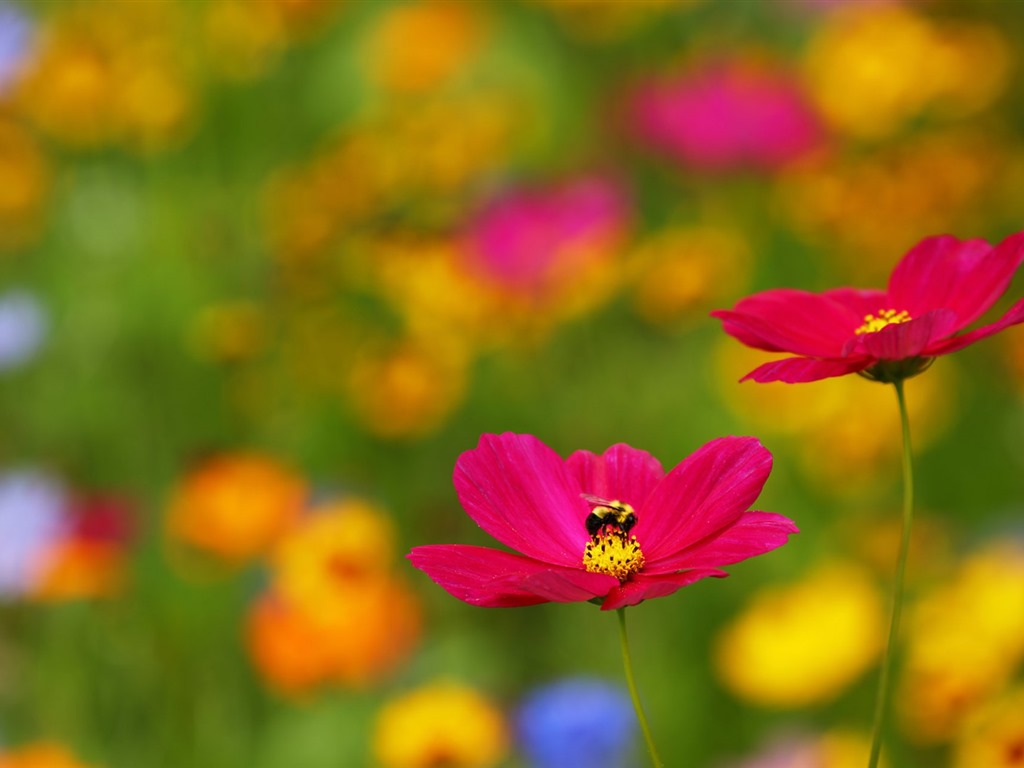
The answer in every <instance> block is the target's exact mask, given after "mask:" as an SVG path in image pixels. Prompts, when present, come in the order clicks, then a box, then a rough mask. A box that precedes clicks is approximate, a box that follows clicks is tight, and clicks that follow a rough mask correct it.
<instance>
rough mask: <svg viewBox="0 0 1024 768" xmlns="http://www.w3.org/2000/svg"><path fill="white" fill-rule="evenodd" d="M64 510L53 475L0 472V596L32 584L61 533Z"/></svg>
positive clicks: (63, 497) (62, 495)
mask: <svg viewBox="0 0 1024 768" xmlns="http://www.w3.org/2000/svg"><path fill="white" fill-rule="evenodd" d="M66 511H67V498H66V495H65V493H64V489H63V487H62V486H61V485H60V484H59V483H58V482H56V481H55V480H54V479H53V478H51V477H49V476H47V475H45V474H43V473H42V472H39V471H37V470H32V469H19V470H13V471H8V472H4V473H0V597H17V596H19V595H22V594H24V593H25V592H26V590H27V589H28V588H29V587H30V586H31V585H32V583H33V580H34V579H35V577H36V575H37V572H38V569H39V568H40V566H41V565H42V558H43V556H44V554H45V553H46V551H47V548H48V547H49V546H50V545H51V544H52V543H53V542H54V541H56V539H57V538H58V537H59V536H61V535H62V534H63V532H64V528H65V525H66Z"/></svg>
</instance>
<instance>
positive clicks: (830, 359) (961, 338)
mask: <svg viewBox="0 0 1024 768" xmlns="http://www.w3.org/2000/svg"><path fill="white" fill-rule="evenodd" d="M1021 261H1024V232H1019V233H1017V234H1015V235H1011V236H1010V237H1008V238H1006V239H1005V240H1003V241H1002V242H1001V243H999V244H998V245H996V246H992V245H989V244H988V243H987V242H985V241H984V240H958V239H957V238H955V237H952V236H950V235H941V236H938V237H929V238H926V239H925V240H922V241H921V242H920V243H918V244H917V245H916V246H914V248H912V249H911V250H910V252H909V253H907V255H906V256H904V257H903V259H902V260H901V261H900V263H899V264H897V265H896V268H895V269H894V270H893V273H892V276H891V277H890V278H889V285H888V287H887V288H886V290H884V291H881V290H860V289H856V288H836V289H833V290H830V291H825V292H824V293H808V292H807V291H799V290H794V289H789V288H782V289H776V290H770V291H764V292H762V293H758V294H755V295H753V296H748V297H747V298H745V299H742V300H741V301H740V302H739V303H737V304H736V307H735V308H734V309H732V310H718V311H716V312H712V313H711V315H712V317H717V318H719V319H720V320H721V321H722V324H723V327H724V329H725V332H726V333H728V334H729V335H730V336H733V337H735V338H736V339H738V340H739V341H741V342H743V343H744V344H746V345H747V346H749V347H754V348H757V349H764V350H767V351H770V352H789V353H791V354H793V355H796V356H795V357H788V358H784V359H782V360H776V361H774V362H770V363H765V364H764V365H761V366H759V367H757V368H755V369H754V370H753V371H751V372H750V373H748V374H747V375H746V376H744V377H743V379H742V380H744V381H745V380H746V379H753V380H754V381H760V382H767V381H784V382H789V383H794V382H802V381H817V380H818V379H827V378H830V377H832V376H842V375H844V374H847V373H861V374H863V375H864V376H867V377H868V378H871V379H875V380H877V381H884V382H894V381H902V380H903V379H905V378H908V377H910V376H914V375H915V374H918V373H920V372H921V371H923V370H924V369H925V368H927V367H928V366H929V365H930V364H931V363H932V361H933V360H934V358H936V357H938V356H939V355H948V354H949V353H951V352H956V351H957V350H960V349H963V348H964V347H966V346H968V345H970V344H973V343H974V342H976V341H979V340H981V339H984V338H986V337H987V336H991V335H992V334H994V333H997V332H998V331H1001V330H1003V329H1004V328H1007V327H1009V326H1011V325H1014V324H1016V323H1021V322H1024V300H1021V301H1018V302H1017V303H1016V304H1014V305H1013V306H1012V307H1011V308H1010V309H1009V310H1008V311H1007V312H1006V314H1004V315H1003V316H1002V317H1001V318H1000V319H999V320H997V321H995V322H993V323H990V324H988V325H983V326H981V327H979V328H975V329H974V330H972V331H968V332H967V333H960V332H961V331H963V330H964V329H966V328H967V327H968V326H969V325H971V324H972V323H974V322H975V321H976V320H977V319H978V318H979V317H981V316H982V315H983V314H984V313H985V312H986V311H988V310H989V309H990V308H991V307H992V305H993V304H995V303H996V301H997V300H998V299H999V297H1000V296H1002V295H1003V293H1004V292H1005V291H1006V289H1007V287H1008V286H1009V285H1010V281H1011V280H1012V279H1013V276H1014V273H1015V272H1016V271H1017V268H1018V267H1019V266H1020V264H1021Z"/></svg>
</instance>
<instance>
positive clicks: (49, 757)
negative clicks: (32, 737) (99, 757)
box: [0, 742, 87, 768]
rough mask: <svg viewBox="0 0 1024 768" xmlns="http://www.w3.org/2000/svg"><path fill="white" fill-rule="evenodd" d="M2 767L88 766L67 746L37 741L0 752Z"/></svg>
mask: <svg viewBox="0 0 1024 768" xmlns="http://www.w3.org/2000/svg"><path fill="white" fill-rule="evenodd" d="M0 768H87V766H86V765H85V763H82V762H79V761H78V760H77V759H75V757H74V756H73V755H72V754H71V753H70V752H69V751H68V750H67V749H66V748H65V747H62V746H60V745H59V744H53V743H50V742H37V743H34V744H28V745H26V746H22V747H19V748H17V749H13V750H9V751H3V752H0Z"/></svg>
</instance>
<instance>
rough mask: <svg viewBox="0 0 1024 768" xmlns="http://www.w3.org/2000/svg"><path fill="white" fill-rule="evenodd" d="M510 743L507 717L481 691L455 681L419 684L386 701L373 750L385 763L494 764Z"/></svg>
mask: <svg viewBox="0 0 1024 768" xmlns="http://www.w3.org/2000/svg"><path fill="white" fill-rule="evenodd" d="M508 747H509V735H508V727H507V725H506V723H505V718H504V716H503V715H502V713H501V710H499V709H498V708H497V707H496V706H495V705H494V704H493V703H492V702H490V701H488V700H487V699H486V698H484V697H483V696H482V695H481V694H480V693H478V692H477V691H475V690H473V689H472V688H468V687H466V686H463V685H459V684H457V683H452V682H437V683H432V684H429V685H425V686H423V687H421V688H417V689H415V690H413V691H410V692H409V693H406V694H404V695H403V696H400V697H398V698H395V699H392V700H391V701H390V702H388V703H387V704H385V705H384V707H383V708H382V709H381V711H380V713H379V714H378V716H377V724H376V727H375V729H374V735H373V755H374V758H375V760H376V765H378V766H380V768H432V767H433V766H438V765H444V766H449V767H450V768H490V767H491V766H495V765H497V764H498V763H499V762H500V761H501V760H502V759H504V758H505V756H506V754H507V752H508Z"/></svg>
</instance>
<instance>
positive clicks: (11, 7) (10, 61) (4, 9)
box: [0, 0, 32, 93]
mask: <svg viewBox="0 0 1024 768" xmlns="http://www.w3.org/2000/svg"><path fill="white" fill-rule="evenodd" d="M31 43H32V21H31V20H30V19H29V17H28V16H26V15H25V13H24V11H22V10H21V9H20V8H18V6H16V5H15V4H14V3H10V2H6V0H0V93H3V92H4V91H5V90H6V89H7V86H8V85H10V83H11V81H12V80H13V79H14V76H15V75H16V74H17V72H18V69H19V68H20V67H21V65H22V62H23V61H24V60H25V57H26V56H27V55H28V51H29V48H30V46H31Z"/></svg>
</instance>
